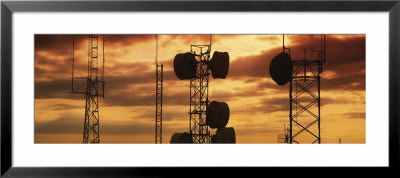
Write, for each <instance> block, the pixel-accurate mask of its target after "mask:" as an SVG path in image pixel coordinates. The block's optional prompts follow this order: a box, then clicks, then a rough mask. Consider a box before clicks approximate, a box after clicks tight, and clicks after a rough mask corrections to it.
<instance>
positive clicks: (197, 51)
mask: <svg viewBox="0 0 400 178" xmlns="http://www.w3.org/2000/svg"><path fill="white" fill-rule="evenodd" d="M190 51H191V53H192V54H194V55H195V58H196V61H197V70H196V76H195V77H194V78H193V79H190V111H189V115H190V125H189V130H190V134H191V135H192V139H193V143H210V141H211V140H210V131H209V130H208V125H207V124H206V111H207V106H208V81H209V75H210V73H209V71H208V63H209V61H210V51H211V45H191V46H190Z"/></svg>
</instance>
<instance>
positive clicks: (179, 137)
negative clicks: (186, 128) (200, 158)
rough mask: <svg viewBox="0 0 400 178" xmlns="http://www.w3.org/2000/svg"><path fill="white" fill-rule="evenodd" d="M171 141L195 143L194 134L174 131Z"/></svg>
mask: <svg viewBox="0 0 400 178" xmlns="http://www.w3.org/2000/svg"><path fill="white" fill-rule="evenodd" d="M170 143H193V140H192V136H191V135H190V134H189V133H187V132H185V133H174V135H172V137H171V141H170Z"/></svg>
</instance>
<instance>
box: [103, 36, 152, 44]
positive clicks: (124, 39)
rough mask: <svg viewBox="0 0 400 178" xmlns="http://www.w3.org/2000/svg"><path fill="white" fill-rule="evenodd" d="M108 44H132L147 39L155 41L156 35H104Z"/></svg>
mask: <svg viewBox="0 0 400 178" xmlns="http://www.w3.org/2000/svg"><path fill="white" fill-rule="evenodd" d="M104 39H105V40H106V46H111V47H117V46H130V45H132V44H135V45H138V44H140V43H144V42H147V41H154V43H155V36H154V35H140V34H139V35H128V34H127V35H104Z"/></svg>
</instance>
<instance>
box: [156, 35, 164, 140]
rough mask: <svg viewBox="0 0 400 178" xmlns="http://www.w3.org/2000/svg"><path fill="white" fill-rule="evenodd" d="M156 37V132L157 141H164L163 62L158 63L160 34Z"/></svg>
mask: <svg viewBox="0 0 400 178" xmlns="http://www.w3.org/2000/svg"><path fill="white" fill-rule="evenodd" d="M155 38H156V58H155V64H156V127H155V129H156V133H155V137H156V138H155V143H156V144H157V143H160V144H161V143H162V99H163V64H158V35H155Z"/></svg>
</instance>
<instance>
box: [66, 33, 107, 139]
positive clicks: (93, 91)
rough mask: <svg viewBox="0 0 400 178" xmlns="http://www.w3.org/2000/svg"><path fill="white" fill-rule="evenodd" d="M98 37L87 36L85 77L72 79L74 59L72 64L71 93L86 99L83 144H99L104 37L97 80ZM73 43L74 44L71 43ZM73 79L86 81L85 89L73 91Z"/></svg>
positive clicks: (102, 93)
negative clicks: (86, 68)
mask: <svg viewBox="0 0 400 178" xmlns="http://www.w3.org/2000/svg"><path fill="white" fill-rule="evenodd" d="M98 41H99V37H98V35H89V49H88V50H89V51H88V71H87V77H74V76H73V73H74V72H73V71H74V57H73V64H72V93H77V94H84V95H85V97H86V105H85V120H84V125H83V143H100V123H99V120H100V115H99V97H103V98H104V56H105V55H104V41H105V40H104V36H103V69H102V76H101V78H99V76H98V71H99V63H98V62H99V45H98V44H99V42H98ZM73 43H74V42H73ZM73 51H74V50H73ZM74 78H78V79H79V78H80V79H86V89H84V91H78V90H76V89H74V86H73V84H74V81H73V80H74Z"/></svg>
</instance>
